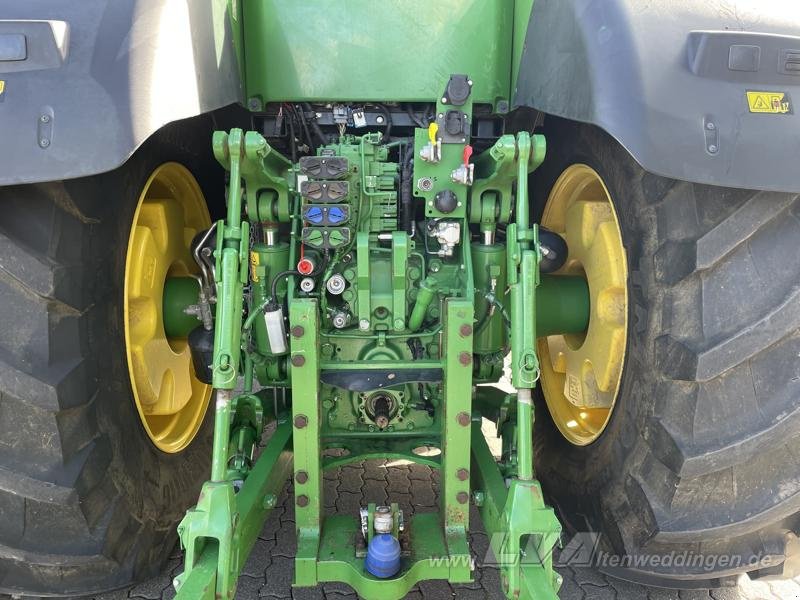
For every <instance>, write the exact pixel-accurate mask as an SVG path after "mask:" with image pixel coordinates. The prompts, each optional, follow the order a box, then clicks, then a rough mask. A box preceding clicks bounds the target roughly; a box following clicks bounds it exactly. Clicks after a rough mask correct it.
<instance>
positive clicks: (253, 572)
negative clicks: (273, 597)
mask: <svg viewBox="0 0 800 600" xmlns="http://www.w3.org/2000/svg"><path fill="white" fill-rule="evenodd" d="M275 544H276V542H275V540H262V539H258V540H256V543H255V544H253V550H252V552H250V556H249V557H248V558H247V562H246V563H245V564H244V567H243V568H242V573H243V574H244V575H249V576H250V577H261V578H262V579H263V577H264V571H265V570H266V569H267V567H268V566H269V565H270V563H271V562H272V552H273V551H274V550H275Z"/></svg>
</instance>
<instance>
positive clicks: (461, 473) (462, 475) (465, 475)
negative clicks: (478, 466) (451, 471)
mask: <svg viewBox="0 0 800 600" xmlns="http://www.w3.org/2000/svg"><path fill="white" fill-rule="evenodd" d="M456 477H458V480H459V481H466V480H467V479H469V470H467V469H459V470H458V471H456Z"/></svg>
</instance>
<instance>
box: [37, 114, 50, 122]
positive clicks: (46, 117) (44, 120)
mask: <svg viewBox="0 0 800 600" xmlns="http://www.w3.org/2000/svg"><path fill="white" fill-rule="evenodd" d="M39 120H40V121H41V122H42V123H49V122H50V115H42V116H41V117H39Z"/></svg>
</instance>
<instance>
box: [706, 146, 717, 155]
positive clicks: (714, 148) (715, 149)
mask: <svg viewBox="0 0 800 600" xmlns="http://www.w3.org/2000/svg"><path fill="white" fill-rule="evenodd" d="M718 149H719V148H717V146H716V145H715V144H711V145H710V146H709V147H708V151H709V152H711V154H716V152H717V150H718Z"/></svg>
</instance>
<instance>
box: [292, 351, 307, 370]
mask: <svg viewBox="0 0 800 600" xmlns="http://www.w3.org/2000/svg"><path fill="white" fill-rule="evenodd" d="M304 364H306V357H305V356H303V355H302V354H295V355H294V356H293V357H292V366H293V367H302V366H303V365H304Z"/></svg>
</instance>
